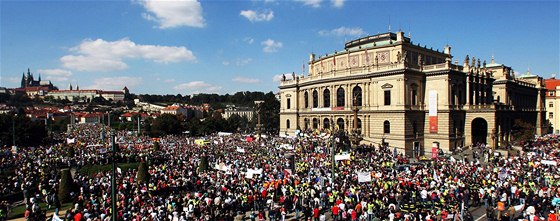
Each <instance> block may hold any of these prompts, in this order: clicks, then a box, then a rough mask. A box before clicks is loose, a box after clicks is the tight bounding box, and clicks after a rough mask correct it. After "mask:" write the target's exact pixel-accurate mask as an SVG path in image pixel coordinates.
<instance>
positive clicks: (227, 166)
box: [214, 163, 231, 172]
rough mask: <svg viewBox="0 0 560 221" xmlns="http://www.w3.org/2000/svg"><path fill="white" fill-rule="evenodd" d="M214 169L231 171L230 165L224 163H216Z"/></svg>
mask: <svg viewBox="0 0 560 221" xmlns="http://www.w3.org/2000/svg"><path fill="white" fill-rule="evenodd" d="M214 169H216V170H219V171H224V172H228V171H231V166H229V165H226V164H225V163H220V164H216V165H215V166H214Z"/></svg>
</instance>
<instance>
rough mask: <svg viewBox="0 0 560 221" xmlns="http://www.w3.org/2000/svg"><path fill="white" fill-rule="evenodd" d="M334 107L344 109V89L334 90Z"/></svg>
mask: <svg viewBox="0 0 560 221" xmlns="http://www.w3.org/2000/svg"><path fill="white" fill-rule="evenodd" d="M336 106H337V107H344V89H342V88H338V90H336Z"/></svg>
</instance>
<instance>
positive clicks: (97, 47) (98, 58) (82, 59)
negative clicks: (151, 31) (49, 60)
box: [60, 38, 196, 71]
mask: <svg viewBox="0 0 560 221" xmlns="http://www.w3.org/2000/svg"><path fill="white" fill-rule="evenodd" d="M70 52H73V53H74V54H72V55H66V56H63V57H62V58H60V61H61V62H62V66H63V67H65V68H68V69H72V70H78V71H115V70H124V69H126V68H128V65H127V64H126V63H125V62H124V61H123V59H125V58H142V59H147V60H152V61H154V62H157V63H164V64H167V63H174V62H181V61H189V62H196V57H195V56H194V55H193V53H192V51H190V50H189V49H187V48H186V47H175V46H159V45H139V44H136V43H134V42H132V41H130V40H129V39H127V38H123V39H120V40H117V41H105V40H103V39H96V40H91V39H86V40H83V41H82V43H80V45H78V46H76V47H73V48H71V49H70Z"/></svg>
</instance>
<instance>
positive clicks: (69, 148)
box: [67, 145, 76, 158]
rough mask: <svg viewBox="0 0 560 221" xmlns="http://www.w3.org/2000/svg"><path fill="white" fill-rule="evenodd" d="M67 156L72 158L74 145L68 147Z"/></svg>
mask: <svg viewBox="0 0 560 221" xmlns="http://www.w3.org/2000/svg"><path fill="white" fill-rule="evenodd" d="M67 154H68V158H74V155H75V154H76V151H75V150H74V146H73V145H71V146H69V147H68V152H67Z"/></svg>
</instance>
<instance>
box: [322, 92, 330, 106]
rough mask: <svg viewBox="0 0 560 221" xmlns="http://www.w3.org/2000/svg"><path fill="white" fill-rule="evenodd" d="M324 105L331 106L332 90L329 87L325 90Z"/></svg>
mask: <svg viewBox="0 0 560 221" xmlns="http://www.w3.org/2000/svg"><path fill="white" fill-rule="evenodd" d="M323 107H331V91H330V90H329V89H325V90H324V91H323Z"/></svg>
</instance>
